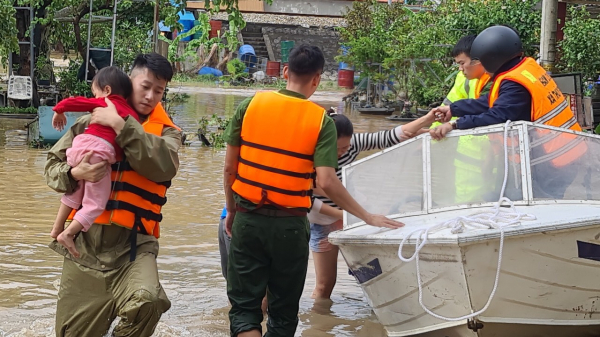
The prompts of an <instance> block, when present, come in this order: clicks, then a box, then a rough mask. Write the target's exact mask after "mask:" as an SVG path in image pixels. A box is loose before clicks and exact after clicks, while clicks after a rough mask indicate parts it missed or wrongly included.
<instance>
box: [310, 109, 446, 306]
mask: <svg viewBox="0 0 600 337" xmlns="http://www.w3.org/2000/svg"><path fill="white" fill-rule="evenodd" d="M330 115H331V118H332V119H333V121H334V123H335V127H336V130H337V157H338V159H337V161H338V168H337V170H336V175H337V178H338V179H339V180H340V181H341V180H342V168H343V167H344V166H346V165H350V164H351V163H352V162H354V161H355V160H356V158H357V157H358V155H359V154H360V153H361V152H362V151H369V150H375V149H378V150H382V149H385V148H388V147H391V146H394V145H396V144H398V143H400V142H402V141H403V140H406V139H409V138H412V137H413V136H415V135H418V134H421V133H424V132H427V129H425V128H428V127H429V126H430V125H431V124H432V123H433V122H434V121H435V115H434V114H433V113H431V112H430V113H429V114H427V115H425V116H423V117H420V118H419V119H417V120H414V121H412V122H410V123H408V124H405V125H400V126H397V127H395V128H393V129H391V130H386V131H379V132H373V133H354V126H353V125H352V122H351V121H350V119H348V117H346V116H344V115H341V114H336V113H332V114H330ZM319 179H320V177H317V182H318V181H319ZM314 197H315V199H314V204H313V208H312V209H311V211H310V213H309V214H308V219H309V221H310V249H311V251H312V253H313V260H314V263H315V275H316V283H315V289H314V291H313V293H312V298H315V299H323V298H325V299H328V298H330V297H331V293H332V291H333V288H334V286H335V283H336V281H337V260H338V251H339V250H338V247H337V246H335V245H332V244H331V243H330V242H329V239H328V236H329V233H331V232H333V231H336V230H340V229H342V214H343V213H342V209H341V208H340V207H339V206H338V205H336V203H335V202H334V201H332V200H331V199H330V198H328V197H327V194H326V192H325V191H323V190H322V189H318V188H317V189H315V195H314Z"/></svg>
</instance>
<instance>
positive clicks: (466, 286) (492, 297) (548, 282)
mask: <svg viewBox="0 0 600 337" xmlns="http://www.w3.org/2000/svg"><path fill="white" fill-rule="evenodd" d="M461 142H471V143H470V144H478V148H479V150H480V151H479V152H478V153H479V154H478V153H477V152H475V153H473V152H471V153H470V154H469V158H461V156H464V152H465V151H464V149H461V146H463V145H464V143H461ZM558 145H560V146H558ZM566 149H569V151H566ZM469 160H471V163H469V162H468V161H469ZM465 163H467V164H471V168H473V167H475V168H479V169H474V170H470V171H469V170H468V169H465V167H467V168H468V166H464V164H465ZM557 164H560V165H562V167H560V168H558V169H557V168H556V165H557ZM465 172H466V173H467V174H468V179H467V180H466V181H467V183H465V176H464V174H465ZM460 174H463V175H462V176H460ZM343 180H344V184H345V186H346V188H347V189H348V191H349V192H350V194H351V195H352V196H353V197H354V198H355V199H357V201H358V202H359V203H361V204H362V205H363V206H364V207H365V208H366V209H367V210H368V211H370V212H373V213H379V214H386V215H388V216H389V217H390V218H393V219H397V220H398V221H401V222H403V223H405V227H403V228H400V229H393V230H392V229H385V228H377V227H372V226H368V225H365V224H364V222H361V221H360V219H358V218H356V217H354V216H352V215H351V214H348V213H345V215H344V217H345V219H344V229H343V230H341V231H337V232H334V233H331V234H330V236H329V240H330V241H331V242H332V243H334V244H336V245H339V247H340V250H341V251H342V254H343V256H344V259H345V260H346V262H347V263H348V266H349V267H350V269H351V271H352V273H353V274H354V276H355V277H356V279H357V280H358V282H359V283H360V285H361V287H362V289H363V291H364V294H365V296H366V297H367V298H368V301H369V303H370V305H371V306H372V308H373V310H374V312H375V314H376V315H377V317H378V319H379V321H380V322H381V324H383V325H384V326H385V328H386V329H387V331H388V334H389V336H413V335H419V336H421V334H423V335H424V336H425V335H427V336H449V337H452V336H588V335H589V336H600V137H598V136H595V135H591V134H587V133H574V132H571V131H568V130H563V129H558V128H553V127H548V126H544V125H539V124H533V123H530V122H515V123H507V124H506V125H495V126H489V127H483V128H477V129H474V130H470V131H453V132H450V133H449V134H448V137H447V138H446V139H444V140H442V141H439V142H438V141H434V140H432V139H431V138H430V136H429V135H427V134H426V135H421V136H419V137H417V138H414V139H411V140H409V141H406V142H404V143H401V144H398V145H396V146H395V147H392V148H389V149H386V150H384V151H382V152H378V153H376V154H373V155H371V156H369V157H366V158H363V159H362V160H360V161H357V162H355V163H353V164H352V165H350V166H348V167H345V168H344V170H343ZM457 182H459V183H457ZM469 184H471V185H472V186H468V185H469ZM503 187H504V188H503ZM503 190H504V191H503ZM465 191H466V192H465ZM501 193H502V194H503V195H504V196H505V197H507V198H508V199H510V200H508V201H503V202H502V205H503V206H500V207H499V206H498V200H499V197H500V194H501ZM511 205H514V208H513V207H511ZM426 230H427V231H426ZM400 246H402V247H401V249H400V253H401V255H402V260H401V258H400V256H399V248H400Z"/></svg>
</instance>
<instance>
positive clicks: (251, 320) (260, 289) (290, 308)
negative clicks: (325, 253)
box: [227, 212, 310, 337]
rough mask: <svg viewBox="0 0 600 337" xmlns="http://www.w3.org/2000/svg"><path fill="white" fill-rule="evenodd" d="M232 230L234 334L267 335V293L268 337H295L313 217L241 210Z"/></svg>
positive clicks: (230, 282) (231, 315)
mask: <svg viewBox="0 0 600 337" xmlns="http://www.w3.org/2000/svg"><path fill="white" fill-rule="evenodd" d="M232 232H233V233H232V238H231V246H230V250H229V261H228V265H227V295H228V297H229V301H230V302H231V310H230V311H229V321H230V328H231V336H234V337H235V336H237V334H239V333H240V332H244V331H249V330H254V329H256V330H259V331H261V332H262V327H261V322H262V320H263V313H262V310H261V307H260V306H261V302H262V299H263V297H264V296H265V292H267V298H268V301H269V306H268V314H269V319H268V321H267V333H266V334H265V336H266V337H293V336H294V333H295V332H296V328H297V326H298V309H299V302H300V296H301V295H302V290H303V289H304V281H305V279H306V270H307V267H308V241H309V238H310V229H309V223H308V219H307V218H306V217H270V216H266V215H260V214H255V213H240V212H238V213H237V214H236V216H235V220H234V222H233V229H232ZM267 289H268V291H267Z"/></svg>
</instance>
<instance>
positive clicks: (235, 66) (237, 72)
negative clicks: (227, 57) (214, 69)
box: [227, 59, 249, 81]
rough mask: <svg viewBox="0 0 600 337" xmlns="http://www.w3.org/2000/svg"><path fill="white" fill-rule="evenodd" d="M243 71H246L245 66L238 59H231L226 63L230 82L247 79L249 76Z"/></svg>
mask: <svg viewBox="0 0 600 337" xmlns="http://www.w3.org/2000/svg"><path fill="white" fill-rule="evenodd" d="M244 70H246V64H245V63H244V62H242V61H240V60H239V59H233V60H231V61H229V62H227V72H228V73H229V76H230V77H231V80H232V81H237V80H239V79H242V78H247V77H249V74H248V73H246V72H244Z"/></svg>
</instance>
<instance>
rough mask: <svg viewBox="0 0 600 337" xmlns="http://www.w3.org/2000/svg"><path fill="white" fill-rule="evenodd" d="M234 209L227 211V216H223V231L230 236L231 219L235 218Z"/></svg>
mask: <svg viewBox="0 0 600 337" xmlns="http://www.w3.org/2000/svg"><path fill="white" fill-rule="evenodd" d="M235 213H236V212H235V211H233V212H231V211H227V216H226V217H225V233H227V235H228V236H229V237H231V229H232V228H233V219H235Z"/></svg>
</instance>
